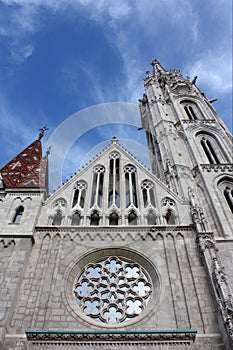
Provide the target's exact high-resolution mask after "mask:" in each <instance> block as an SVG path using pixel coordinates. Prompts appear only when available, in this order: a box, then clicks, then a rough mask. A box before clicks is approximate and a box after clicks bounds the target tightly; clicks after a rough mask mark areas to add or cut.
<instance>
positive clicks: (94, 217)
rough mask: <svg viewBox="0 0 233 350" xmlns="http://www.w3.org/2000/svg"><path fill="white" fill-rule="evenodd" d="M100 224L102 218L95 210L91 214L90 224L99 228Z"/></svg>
mask: <svg viewBox="0 0 233 350" xmlns="http://www.w3.org/2000/svg"><path fill="white" fill-rule="evenodd" d="M99 222H100V216H99V214H98V212H97V211H96V210H95V211H93V213H92V214H91V220H90V224H91V225H93V226H98V225H99Z"/></svg>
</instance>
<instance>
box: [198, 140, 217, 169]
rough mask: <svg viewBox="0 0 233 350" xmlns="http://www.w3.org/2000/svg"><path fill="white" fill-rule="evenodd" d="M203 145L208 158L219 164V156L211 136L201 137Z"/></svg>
mask: <svg viewBox="0 0 233 350" xmlns="http://www.w3.org/2000/svg"><path fill="white" fill-rule="evenodd" d="M201 146H202V148H203V150H204V152H205V155H206V157H207V158H208V160H209V162H210V164H219V163H220V161H219V159H218V156H217V154H216V151H215V149H214V146H213V142H211V140H210V139H209V138H206V137H204V136H203V137H202V139H201Z"/></svg>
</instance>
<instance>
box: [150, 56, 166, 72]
mask: <svg viewBox="0 0 233 350" xmlns="http://www.w3.org/2000/svg"><path fill="white" fill-rule="evenodd" d="M151 65H152V67H153V73H154V75H156V74H158V73H160V72H161V71H163V72H166V69H165V68H163V66H162V65H161V64H160V63H159V61H158V60H157V59H156V58H155V59H154V60H153V61H152V62H151Z"/></svg>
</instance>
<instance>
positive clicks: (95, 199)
mask: <svg viewBox="0 0 233 350" xmlns="http://www.w3.org/2000/svg"><path fill="white" fill-rule="evenodd" d="M104 172H105V168H104V167H103V166H102V165H97V166H96V167H95V168H94V175H93V185H92V200H91V206H93V205H98V206H99V207H100V208H101V206H102V199H103V184H104Z"/></svg>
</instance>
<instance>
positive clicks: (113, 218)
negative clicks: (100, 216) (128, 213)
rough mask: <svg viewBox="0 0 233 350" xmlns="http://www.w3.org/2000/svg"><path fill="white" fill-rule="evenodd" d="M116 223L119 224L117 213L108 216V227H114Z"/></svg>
mask: <svg viewBox="0 0 233 350" xmlns="http://www.w3.org/2000/svg"><path fill="white" fill-rule="evenodd" d="M118 222H119V217H118V215H117V213H112V214H111V215H110V216H109V225H110V226H114V225H115V226H117V225H118Z"/></svg>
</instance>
